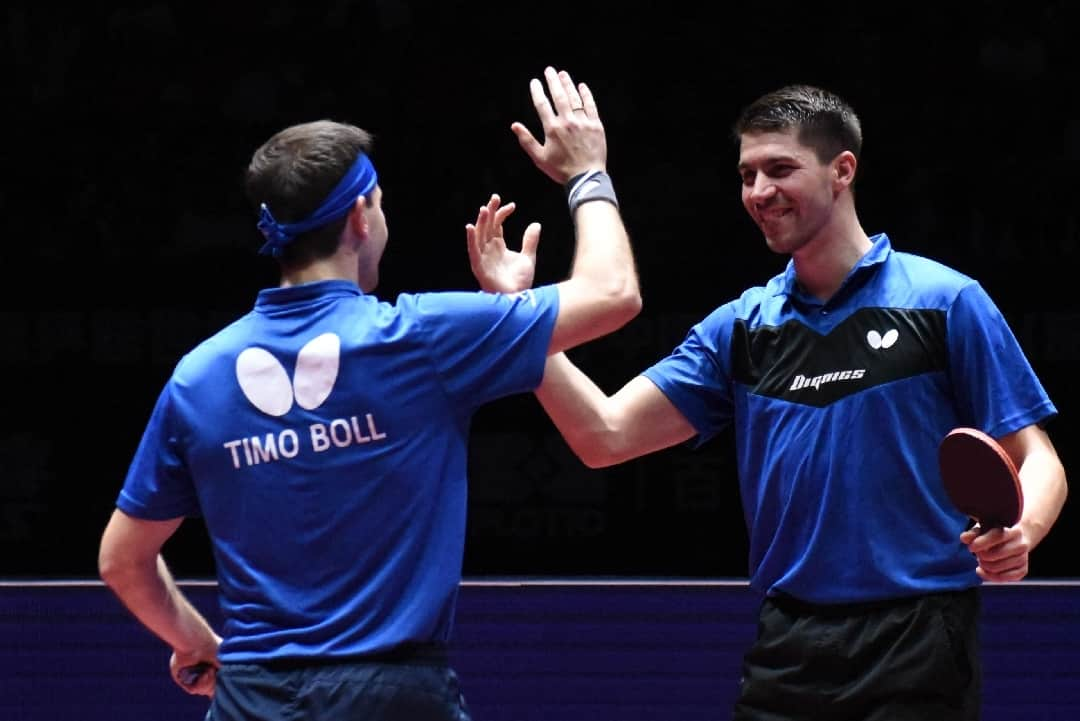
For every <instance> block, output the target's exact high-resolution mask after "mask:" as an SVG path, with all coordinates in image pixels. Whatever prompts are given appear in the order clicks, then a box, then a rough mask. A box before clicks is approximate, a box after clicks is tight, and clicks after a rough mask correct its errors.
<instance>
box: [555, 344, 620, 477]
mask: <svg viewBox="0 0 1080 721" xmlns="http://www.w3.org/2000/svg"><path fill="white" fill-rule="evenodd" d="M536 398H537V400H539V401H540V405H542V406H543V407H544V411H545V412H546V413H547V414H548V416H549V417H550V418H551V421H552V423H554V424H555V427H556V428H558V429H559V433H561V434H562V437H563V438H564V439H565V440H566V443H567V445H569V446H570V449H571V450H572V451H573V452H574V453H575V454H576V455H577V456H578V458H580V459H581V461H582V462H583V463H584V464H585V465H587V466H589V467H591V468H600V467H603V466H608V465H611V464H612V463H614V462H615V459H614V458H613V457H612V454H611V453H610V451H609V449H608V445H609V441H610V440H611V439H612V437H613V434H612V432H611V429H610V426H609V424H608V423H607V421H606V420H605V416H604V411H605V407H606V406H607V404H608V403H609V402H610V399H609V398H608V396H607V394H605V393H604V392H603V391H602V390H601V389H600V388H599V387H597V385H596V384H595V383H593V382H592V380H591V379H590V378H589V377H588V376H586V375H585V374H584V373H582V372H581V370H580V369H579V368H578V367H577V366H575V365H574V364H573V363H571V362H570V359H569V358H567V357H566V355H565V354H563V353H557V354H555V355H552V356H549V357H548V360H547V365H546V366H545V367H544V380H543V382H542V383H541V384H540V387H539V388H537V389H536Z"/></svg>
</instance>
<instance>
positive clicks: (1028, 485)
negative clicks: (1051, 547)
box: [1019, 449, 1068, 547]
mask: <svg viewBox="0 0 1080 721" xmlns="http://www.w3.org/2000/svg"><path fill="white" fill-rule="evenodd" d="M1019 475H1020V485H1021V486H1022V487H1023V490H1024V513H1023V517H1022V518H1021V519H1020V523H1021V524H1022V525H1023V526H1024V529H1025V532H1026V533H1025V535H1026V536H1027V538H1028V540H1029V541H1030V542H1031V544H1032V547H1034V546H1036V545H1038V544H1039V543H1040V542H1041V541H1042V540H1043V538H1045V537H1046V535H1047V534H1048V533H1049V532H1050V528H1051V527H1052V526H1053V525H1054V522H1055V521H1057V518H1058V516H1059V515H1060V514H1061V509H1062V507H1063V506H1064V505H1065V497H1066V496H1067V495H1068V485H1067V483H1066V480H1065V469H1064V467H1062V465H1061V461H1060V460H1059V459H1058V457H1057V454H1055V453H1052V452H1049V451H1047V450H1043V449H1040V450H1036V451H1033V452H1031V453H1029V454H1028V455H1027V456H1026V457H1025V459H1024V463H1023V465H1022V466H1021V467H1020V469H1019Z"/></svg>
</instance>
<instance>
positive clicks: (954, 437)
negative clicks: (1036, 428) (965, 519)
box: [938, 428, 1024, 531]
mask: <svg viewBox="0 0 1080 721" xmlns="http://www.w3.org/2000/svg"><path fill="white" fill-rule="evenodd" d="M938 466H939V468H940V470H941V480H942V481H944V483H945V491H946V492H947V493H948V495H949V499H950V500H951V501H952V502H953V505H955V506H956V507H957V508H958V509H959V510H960V511H962V512H963V513H966V514H967V515H968V516H969V517H971V518H973V519H974V520H976V521H978V523H979V526H980V527H981V528H982V529H983V530H984V531H986V530H989V529H991V528H999V527H1005V526H1014V525H1016V524H1017V523H1018V522H1019V521H1020V515H1021V513H1023V511H1024V492H1023V490H1022V489H1021V487H1020V478H1019V476H1018V475H1017V472H1016V466H1015V465H1013V462H1012V459H1011V458H1009V454H1008V453H1007V452H1006V451H1005V449H1004V448H1002V447H1001V445H1000V444H998V442H997V441H995V440H994V439H993V438H992V437H990V436H988V435H987V434H985V433H983V432H982V431H980V430H977V429H975V428H954V429H953V430H951V431H949V432H948V433H947V434H946V435H945V438H943V439H942V441H941V444H940V445H939V446H938Z"/></svg>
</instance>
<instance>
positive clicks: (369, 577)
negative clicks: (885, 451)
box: [117, 281, 558, 662]
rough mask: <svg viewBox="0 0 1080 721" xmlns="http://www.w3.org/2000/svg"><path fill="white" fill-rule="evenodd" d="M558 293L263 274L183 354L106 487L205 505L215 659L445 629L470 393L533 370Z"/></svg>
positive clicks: (188, 511)
mask: <svg viewBox="0 0 1080 721" xmlns="http://www.w3.org/2000/svg"><path fill="white" fill-rule="evenodd" d="M557 312H558V291H557V289H556V288H555V287H554V286H547V287H542V288H537V289H535V290H530V291H526V292H525V293H522V294H519V295H516V296H506V295H496V294H488V293H479V292H477V293H465V292H462V293H427V294H417V295H409V294H403V295H402V296H400V297H399V299H398V301H397V303H396V304H393V305H391V304H388V303H385V302H380V301H379V300H377V299H376V298H374V297H372V296H368V295H365V294H364V293H362V292H361V291H360V289H359V288H358V287H357V286H356V285H354V284H352V283H349V282H345V281H323V282H318V283H311V284H307V285H301V286H296V287H288V288H275V289H271V290H264V291H262V292H261V293H260V294H259V297H258V301H257V303H256V305H255V308H254V309H253V311H252V312H251V313H249V314H247V315H246V316H244V317H243V318H241V319H240V320H238V321H237V322H235V323H233V324H232V325H230V326H229V327H227V328H225V329H224V330H222V331H221V332H219V333H218V334H217V335H215V336H213V337H211V338H209V339H208V340H206V341H205V342H203V343H202V344H200V345H199V346H198V347H197V348H195V349H194V350H193V351H192V352H191V353H189V354H188V355H186V356H185V357H184V358H183V359H182V360H181V361H180V363H179V364H178V365H177V367H176V369H175V371H174V372H173V375H172V377H171V379H170V380H169V381H168V383H167V385H166V386H165V388H164V390H163V391H162V393H161V395H160V397H159V398H158V401H157V404H156V406H155V408H154V411H153V414H152V417H151V420H150V422H149V425H148V427H147V429H146V432H145V434H144V436H143V438H142V442H141V444H140V445H139V448H138V451H137V452H136V455H135V458H134V460H133V462H132V465H131V468H130V470H129V472H128V476H127V479H126V481H125V484H124V487H123V490H122V491H121V493H120V496H119V499H118V501H117V505H118V507H119V508H120V509H121V510H123V511H124V512H126V513H128V514H130V515H132V516H135V517H138V518H143V519H171V518H177V517H181V516H192V515H202V516H203V517H204V519H205V521H206V526H207V530H208V532H209V536H210V539H211V542H212V545H213V551H214V558H215V562H216V566H217V576H218V582H219V586H220V593H221V601H222V609H223V613H224V618H225V626H224V630H223V633H222V635H223V637H224V642H223V643H222V645H221V649H220V658H221V660H222V661H226V662H245V661H258V660H267V659H271V658H282V657H289V658H304V657H313V656H319V657H345V656H356V655H363V654H371V653H378V652H380V651H384V650H386V649H388V648H391V647H393V646H396V645H398V644H400V643H403V642H441V641H446V640H447V638H448V636H449V633H450V629H451V622H452V617H453V613H454V607H455V602H456V598H457V590H458V585H459V581H460V577H461V562H462V549H463V546H464V536H465V511H466V506H465V504H466V468H465V466H466V456H467V450H468V436H469V425H470V421H471V418H472V416H473V414H474V412H475V411H476V410H477V408H478V407H479V406H480V405H481V404H483V403H485V402H487V401H491V400H493V399H496V398H499V397H501V396H506V395H508V394H512V393H519V392H525V391H530V390H533V389H534V388H535V387H536V386H537V385H538V384H539V383H540V380H541V378H542V376H543V369H544V361H545V358H546V355H547V349H548V345H549V343H550V340H551V332H552V329H553V327H554V323H555V317H556V315H557Z"/></svg>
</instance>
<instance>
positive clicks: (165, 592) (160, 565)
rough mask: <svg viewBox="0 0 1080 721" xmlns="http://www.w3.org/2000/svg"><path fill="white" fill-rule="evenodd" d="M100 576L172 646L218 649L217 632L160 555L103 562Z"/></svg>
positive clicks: (186, 650)
mask: <svg viewBox="0 0 1080 721" xmlns="http://www.w3.org/2000/svg"><path fill="white" fill-rule="evenodd" d="M101 575H102V578H103V579H104V581H105V583H106V584H107V585H108V586H109V588H110V589H112V591H113V592H114V593H115V594H116V595H117V597H118V598H119V599H120V600H121V601H122V602H123V604H124V605H125V606H127V608H128V609H129V610H130V611H131V612H132V614H134V616H135V617H136V618H137V619H138V620H139V621H140V622H141V623H142V624H143V625H144V626H146V627H147V628H148V629H150V631H152V632H153V633H154V634H155V635H157V636H158V638H160V639H162V640H163V641H164V642H165V643H167V644H169V646H171V647H172V648H173V649H176V650H177V651H181V652H189V653H197V652H199V651H201V650H207V651H209V650H211V649H214V648H216V645H217V635H216V634H215V633H214V631H213V629H212V628H211V627H210V624H209V623H208V622H207V621H206V619H205V618H204V617H203V616H202V614H200V613H199V612H198V610H196V609H195V607H194V606H192V605H191V603H190V602H189V601H188V600H187V598H185V597H184V595H183V594H182V593H181V591H180V589H179V588H178V587H177V585H176V582H175V581H174V580H173V577H172V574H171V573H170V572H169V569H168V567H167V566H166V565H165V561H164V560H163V559H162V558H161V556H160V555H158V556H157V557H156V558H155V559H153V560H142V561H136V562H129V563H124V562H118V563H112V564H108V565H104V566H103V567H102V573H101Z"/></svg>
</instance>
